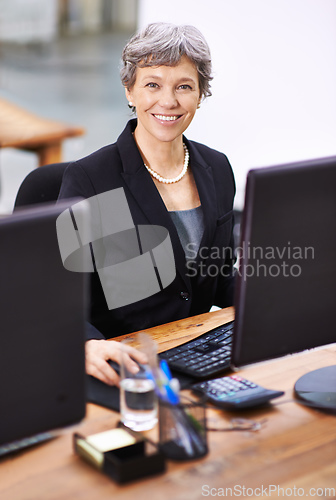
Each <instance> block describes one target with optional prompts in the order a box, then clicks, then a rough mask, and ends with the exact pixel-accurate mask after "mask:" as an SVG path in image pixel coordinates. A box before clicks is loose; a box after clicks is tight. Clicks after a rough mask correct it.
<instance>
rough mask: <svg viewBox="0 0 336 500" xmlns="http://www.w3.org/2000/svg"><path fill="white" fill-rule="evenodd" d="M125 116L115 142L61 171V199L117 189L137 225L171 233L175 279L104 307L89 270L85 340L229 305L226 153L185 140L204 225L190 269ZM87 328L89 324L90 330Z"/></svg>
mask: <svg viewBox="0 0 336 500" xmlns="http://www.w3.org/2000/svg"><path fill="white" fill-rule="evenodd" d="M135 126H136V120H130V121H129V122H128V124H127V126H126V128H125V130H124V131H123V132H122V134H121V135H120V137H119V138H118V140H117V142H116V143H114V144H111V145H109V146H105V147H103V148H102V149H100V150H98V151H96V152H95V153H93V154H91V155H89V156H87V157H86V158H83V159H81V160H79V161H76V162H74V163H72V164H70V165H69V167H68V168H67V170H66V172H65V175H64V178H63V183H62V187H61V191H60V196H59V198H70V197H76V196H80V197H84V198H89V197H91V196H95V195H97V194H100V193H103V192H105V191H109V190H112V189H116V188H119V187H123V188H124V191H125V194H126V198H127V201H128V205H129V208H130V211H131V214H132V217H133V221H134V224H135V225H139V224H153V225H160V226H164V227H166V228H167V229H168V231H169V233H170V238H171V242H172V247H173V251H174V257H175V265H176V277H175V279H174V281H173V282H172V283H171V284H170V285H169V286H168V287H166V288H165V289H163V290H161V291H160V292H159V293H156V294H155V295H152V296H151V297H148V298H146V299H143V300H141V301H138V302H136V303H134V304H130V305H128V306H124V307H120V308H118V309H113V310H109V309H108V307H107V304H106V300H105V297H104V294H103V290H102V287H101V285H100V282H99V279H98V277H97V276H95V275H94V274H93V275H91V320H90V321H91V325H90V328H89V331H88V338H104V337H105V338H111V337H115V336H118V335H121V334H124V333H129V332H132V331H137V330H141V329H145V328H149V327H152V326H156V325H160V324H163V323H167V322H170V321H175V320H178V319H182V318H186V317H188V316H193V315H195V314H201V313H204V312H207V311H209V309H210V308H211V306H212V305H218V306H220V307H226V306H229V305H232V303H233V288H234V276H233V269H232V266H233V263H234V258H233V236H232V226H233V213H232V207H233V199H234V194H235V183H234V177H233V173H232V169H231V166H230V164H229V162H228V160H227V158H226V156H225V155H224V154H222V153H220V152H218V151H215V150H213V149H210V148H208V147H206V146H204V145H202V144H199V143H196V142H194V141H188V140H187V139H186V138H184V140H185V143H186V145H187V147H188V149H189V153H190V168H192V171H193V174H194V178H195V182H196V185H197V189H198V192H199V196H200V200H201V204H202V208H203V214H204V223H205V230H204V234H203V238H202V241H201V245H200V251H199V253H198V255H197V257H196V259H195V261H196V263H195V267H193V269H192V270H191V269H188V268H187V267H186V260H185V254H184V250H183V248H182V245H181V243H180V239H179V236H178V233H177V231H176V228H175V225H174V223H173V221H172V219H171V217H170V215H169V212H168V211H167V209H166V206H165V205H164V203H163V201H162V198H161V196H160V194H159V192H158V190H157V189H156V186H155V184H154V182H153V181H152V178H151V176H150V174H149V173H148V172H147V170H146V169H145V168H144V165H143V161H142V158H141V155H140V153H139V150H138V148H137V146H136V143H135V141H134V138H133V136H132V132H133V130H134V129H135ZM92 325H93V327H92Z"/></svg>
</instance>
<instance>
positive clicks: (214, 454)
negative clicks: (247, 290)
mask: <svg viewBox="0 0 336 500" xmlns="http://www.w3.org/2000/svg"><path fill="white" fill-rule="evenodd" d="M233 314H234V312H233V309H232V308H228V309H226V310H222V311H216V312H213V313H208V314H203V315H200V316H195V317H193V318H189V319H186V320H182V321H177V322H174V323H170V324H167V325H164V326H161V327H157V328H152V329H150V330H147V331H148V332H150V333H151V334H152V335H153V336H154V337H157V338H158V339H159V342H160V346H161V348H162V349H161V350H163V349H166V348H168V347H171V346H172V345H175V344H179V343H180V342H181V340H182V339H185V338H188V339H189V338H192V337H193V336H195V335H197V334H200V333H202V332H203V331H204V330H205V329H208V327H209V326H210V327H215V326H217V325H218V324H220V323H223V322H225V321H229V320H231V319H232V318H233ZM173 335H174V339H172V336H173ZM335 363H336V346H335V345H332V346H328V347H326V348H321V349H315V350H311V351H309V352H304V353H301V354H296V355H292V356H288V357H285V358H281V359H278V360H272V361H269V362H263V363H258V364H256V365H251V366H249V367H246V368H244V369H242V370H240V371H239V373H240V374H242V375H243V376H245V377H247V378H249V379H251V380H253V381H255V382H257V383H260V384H261V385H264V386H266V387H269V388H272V389H280V390H284V391H285V395H284V396H282V397H281V398H279V399H277V400H275V402H274V404H273V405H272V406H270V407H268V408H263V409H258V410H249V411H245V412H244V413H243V414H242V412H240V413H238V412H236V413H228V412H224V411H221V410H216V409H210V410H208V413H207V416H208V425H209V426H211V427H214V426H216V427H218V426H220V427H227V426H228V425H229V424H230V420H231V419H232V418H234V417H237V416H244V417H246V418H251V419H254V420H256V421H263V422H264V423H263V425H262V428H261V429H260V430H259V431H258V432H252V431H234V432H210V433H209V449H210V451H209V454H208V455H207V457H205V458H204V459H201V460H195V461H192V462H185V463H180V464H179V463H174V462H169V463H168V467H167V472H166V473H164V474H162V475H160V476H156V477H151V478H148V479H144V480H140V481H137V482H134V483H132V484H128V485H125V486H118V485H117V484H115V483H114V482H113V481H112V480H111V479H109V478H108V477H105V476H104V475H103V474H101V473H100V472H98V471H96V470H94V469H92V468H91V467H90V466H89V465H88V464H86V463H85V462H83V461H82V460H81V459H80V458H79V457H77V456H76V455H74V453H73V451H72V434H73V432H74V431H75V430H76V431H78V432H80V433H82V434H84V435H88V434H91V433H94V432H100V431H103V430H107V429H110V428H113V427H114V426H115V425H116V423H117V421H118V414H117V413H115V412H113V411H110V410H107V409H104V408H101V407H98V406H95V405H92V404H89V405H88V408H87V416H86V418H85V419H84V420H83V421H82V422H81V423H80V424H78V425H76V426H74V427H72V428H68V429H65V430H63V431H61V434H60V436H59V437H57V438H56V439H54V440H52V441H50V442H48V443H44V444H42V445H40V446H38V447H36V448H33V449H30V450H28V451H24V452H21V453H20V454H18V455H16V456H13V457H10V458H7V459H2V460H0V498H1V500H28V499H29V500H76V499H81V500H94V499H99V500H105V499H106V500H107V499H109V500H111V498H117V499H118V500H119V499H120V500H123V499H132V500H133V499H134V498H136V499H137V500H142V499H146V500H148V498H149V497H151V498H152V499H153V500H154V499H155V500H161V499H170V500H182V499H183V500H195V499H201V498H204V497H205V496H209V497H214V496H216V495H218V496H227V497H234V496H241V497H244V496H245V497H249V498H257V497H258V498H260V497H261V496H262V494H263V496H267V494H268V496H270V495H269V493H270V491H274V493H273V495H274V498H280V497H286V496H293V497H294V496H308V497H313V496H316V497H317V496H320V497H321V496H322V497H323V498H336V418H335V415H331V414H327V413H323V412H319V411H316V410H314V409H311V408H307V407H304V406H301V405H299V404H298V403H297V402H294V401H293V386H294V383H295V381H296V380H297V379H298V378H299V377H300V376H301V375H303V374H304V373H306V372H307V371H309V370H313V369H317V368H320V367H323V366H328V365H332V364H335ZM23 418H24V415H23ZM262 487H263V488H264V490H262ZM221 488H222V490H221ZM244 488H245V489H244ZM269 488H271V489H269ZM278 488H281V489H279V490H278ZM230 489H231V490H230ZM266 493H267V494H266ZM322 493H323V494H322Z"/></svg>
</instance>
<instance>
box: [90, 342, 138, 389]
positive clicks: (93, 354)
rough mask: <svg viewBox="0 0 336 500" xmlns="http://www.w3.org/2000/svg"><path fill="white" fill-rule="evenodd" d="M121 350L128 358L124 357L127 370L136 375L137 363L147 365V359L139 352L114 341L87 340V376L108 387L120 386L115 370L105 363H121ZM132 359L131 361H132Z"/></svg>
mask: <svg viewBox="0 0 336 500" xmlns="http://www.w3.org/2000/svg"><path fill="white" fill-rule="evenodd" d="M121 348H123V349H124V350H125V351H126V352H127V354H128V356H127V357H125V358H124V359H125V362H126V363H127V365H128V369H129V370H130V371H133V372H134V373H136V372H137V371H139V367H138V365H137V363H135V362H134V361H133V359H134V360H135V361H138V362H139V363H143V364H145V363H147V362H148V360H147V357H146V356H145V354H143V353H142V352H140V351H137V350H136V349H133V348H132V347H130V346H127V345H123V346H121V342H116V341H115V340H94V339H92V340H87V342H86V344H85V368H86V373H87V374H88V375H92V376H93V377H96V378H98V379H99V380H101V381H102V382H105V384H108V385H117V386H119V384H120V377H119V375H118V374H117V372H116V371H115V370H113V368H112V367H111V366H110V365H109V364H108V363H107V361H109V360H112V361H116V362H117V363H119V364H120V363H121ZM132 358H133V359H132Z"/></svg>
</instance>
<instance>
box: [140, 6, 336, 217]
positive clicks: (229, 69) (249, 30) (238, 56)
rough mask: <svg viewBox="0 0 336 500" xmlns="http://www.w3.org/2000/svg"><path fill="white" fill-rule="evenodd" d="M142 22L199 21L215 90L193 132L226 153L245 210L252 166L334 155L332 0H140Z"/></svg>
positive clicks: (335, 24)
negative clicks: (245, 197) (245, 198)
mask: <svg viewBox="0 0 336 500" xmlns="http://www.w3.org/2000/svg"><path fill="white" fill-rule="evenodd" d="M138 12H139V18H138V22H139V27H143V26H145V25H146V24H147V23H149V22H154V21H167V22H173V23H175V24H193V25H194V26H196V27H197V28H199V29H200V30H201V31H202V33H203V34H204V36H205V37H206V39H207V41H208V43H209V45H210V49H211V52H212V58H213V67H214V77H215V78H214V80H213V84H212V90H213V96H212V97H210V98H209V99H207V100H206V101H205V102H204V103H203V104H202V106H201V109H200V110H199V111H198V115H196V117H195V119H194V122H193V123H192V124H191V126H190V128H189V130H188V131H187V134H186V135H187V136H188V137H189V138H190V139H194V140H197V141H200V142H203V143H205V144H207V145H208V146H211V147H214V148H216V149H218V150H220V151H223V152H225V153H226V154H227V155H228V157H229V159H230V161H231V164H232V166H233V169H234V171H235V176H236V181H237V196H236V207H237V208H242V206H243V201H244V189H245V178H246V173H247V171H248V169H249V168H251V167H259V166H266V165H272V164H280V163H285V162H290V161H296V160H300V159H306V158H316V157H320V156H321V157H322V156H329V155H334V154H336V1H335V0H208V1H204V0H193V1H192V2H190V1H189V2H181V1H180V0H169V2H158V1H157V0H139V11H138Z"/></svg>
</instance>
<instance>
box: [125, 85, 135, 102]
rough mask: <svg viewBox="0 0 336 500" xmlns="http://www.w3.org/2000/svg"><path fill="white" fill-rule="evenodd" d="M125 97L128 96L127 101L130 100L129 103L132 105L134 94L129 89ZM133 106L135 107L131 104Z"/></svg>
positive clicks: (126, 89) (126, 90)
mask: <svg viewBox="0 0 336 500" xmlns="http://www.w3.org/2000/svg"><path fill="white" fill-rule="evenodd" d="M125 95H126V99H127V100H128V102H129V103H130V102H131V103H132V92H131V91H130V89H128V88H127V87H125ZM131 105H133V104H131Z"/></svg>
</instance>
